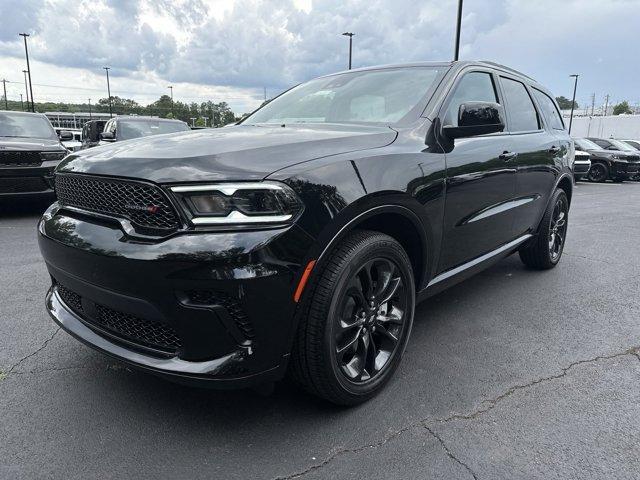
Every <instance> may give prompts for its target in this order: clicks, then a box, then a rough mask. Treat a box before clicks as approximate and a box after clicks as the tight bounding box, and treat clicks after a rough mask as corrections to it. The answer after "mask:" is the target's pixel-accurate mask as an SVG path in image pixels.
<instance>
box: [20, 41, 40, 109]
mask: <svg viewBox="0 0 640 480" xmlns="http://www.w3.org/2000/svg"><path fill="white" fill-rule="evenodd" d="M18 35H19V36H21V37H23V38H24V54H25V56H26V57H27V73H28V74H29V92H31V111H32V112H35V111H36V104H35V101H34V100H33V84H32V83H31V67H30V66H29V49H28V48H27V37H28V36H29V34H28V33H19V34H18Z"/></svg>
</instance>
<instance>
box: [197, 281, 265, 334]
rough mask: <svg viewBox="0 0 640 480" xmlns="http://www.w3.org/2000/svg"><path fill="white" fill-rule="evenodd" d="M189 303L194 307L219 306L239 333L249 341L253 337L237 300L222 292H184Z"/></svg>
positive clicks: (251, 328) (251, 327) (251, 329)
mask: <svg viewBox="0 0 640 480" xmlns="http://www.w3.org/2000/svg"><path fill="white" fill-rule="evenodd" d="M185 293H186V294H187V297H188V298H189V301H190V302H191V303H193V304H195V305H208V306H213V305H219V306H221V307H223V308H224V309H225V310H226V311H227V313H228V314H229V316H230V317H231V319H232V320H233V321H234V323H235V324H236V326H237V327H238V329H239V330H240V332H242V334H243V335H244V336H245V337H246V338H247V339H248V340H251V339H253V338H254V336H255V332H254V330H253V325H252V324H251V321H250V320H249V317H248V316H247V314H246V313H245V311H244V310H243V309H242V307H241V306H240V304H239V303H238V301H237V300H235V299H233V298H232V297H231V296H230V295H227V294H226V293H223V292H214V291H211V290H189V291H187V292H185Z"/></svg>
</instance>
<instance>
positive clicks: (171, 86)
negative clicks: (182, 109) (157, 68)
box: [167, 85, 173, 117]
mask: <svg viewBox="0 0 640 480" xmlns="http://www.w3.org/2000/svg"><path fill="white" fill-rule="evenodd" d="M167 88H168V89H169V90H171V116H172V117H173V85H169V86H168V87H167Z"/></svg>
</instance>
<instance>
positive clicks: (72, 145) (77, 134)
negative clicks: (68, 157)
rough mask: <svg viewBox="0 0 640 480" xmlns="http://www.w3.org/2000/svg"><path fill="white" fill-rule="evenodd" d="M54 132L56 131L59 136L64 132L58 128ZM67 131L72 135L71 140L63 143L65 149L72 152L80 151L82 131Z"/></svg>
mask: <svg viewBox="0 0 640 480" xmlns="http://www.w3.org/2000/svg"><path fill="white" fill-rule="evenodd" d="M54 130H56V133H57V134H58V135H60V132H62V131H63V130H62V129H57V128H56V129H54ZM66 131H67V132H69V133H71V139H70V140H63V141H62V145H64V148H66V149H67V150H69V151H70V152H75V151H76V150H80V149H81V148H82V130H66Z"/></svg>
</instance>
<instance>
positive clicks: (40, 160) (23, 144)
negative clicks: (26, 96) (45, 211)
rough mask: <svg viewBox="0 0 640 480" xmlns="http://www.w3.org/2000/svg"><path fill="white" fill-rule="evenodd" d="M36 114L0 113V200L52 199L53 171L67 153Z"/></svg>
mask: <svg viewBox="0 0 640 480" xmlns="http://www.w3.org/2000/svg"><path fill="white" fill-rule="evenodd" d="M72 138H73V135H72V133H71V132H67V131H62V132H60V137H58V135H57V134H56V132H55V130H54V129H53V127H52V126H51V123H50V122H49V119H48V118H47V117H45V116H44V115H43V114H40V113H25V112H11V111H6V110H2V111H0V199H2V198H8V197H11V198H15V197H33V196H53V169H54V168H55V167H56V166H57V165H58V163H59V162H60V160H62V159H63V158H64V157H65V155H67V154H68V153H69V152H68V150H67V149H66V148H64V146H63V145H62V144H61V143H60V140H71V139H72Z"/></svg>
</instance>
